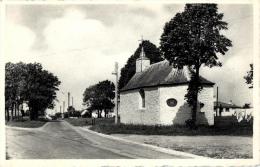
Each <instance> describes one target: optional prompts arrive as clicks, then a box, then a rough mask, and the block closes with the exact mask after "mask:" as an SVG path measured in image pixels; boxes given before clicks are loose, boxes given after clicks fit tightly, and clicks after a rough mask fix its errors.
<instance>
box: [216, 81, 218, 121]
mask: <svg viewBox="0 0 260 167" xmlns="http://www.w3.org/2000/svg"><path fill="white" fill-rule="evenodd" d="M216 116H218V86H217V100H216Z"/></svg>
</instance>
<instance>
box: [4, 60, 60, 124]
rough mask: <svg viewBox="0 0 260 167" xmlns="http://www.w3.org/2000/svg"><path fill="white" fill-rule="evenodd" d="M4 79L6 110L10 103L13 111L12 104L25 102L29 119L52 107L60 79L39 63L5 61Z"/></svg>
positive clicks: (17, 104)
mask: <svg viewBox="0 0 260 167" xmlns="http://www.w3.org/2000/svg"><path fill="white" fill-rule="evenodd" d="M5 81H6V84H5V89H6V93H5V94H6V99H5V100H6V104H7V110H8V109H9V108H10V105H11V108H12V111H13V107H12V106H13V104H16V105H15V106H16V107H17V106H19V105H20V104H22V103H24V102H26V103H27V104H28V106H29V110H30V112H29V113H30V119H31V120H35V119H37V118H38V115H39V113H41V114H42V113H44V111H45V110H46V109H47V108H53V107H54V99H55V98H56V91H57V90H58V86H59V84H60V81H59V80H58V78H57V77H56V76H54V75H53V74H52V73H50V72H48V71H46V70H43V68H42V66H41V64H39V63H29V64H24V63H17V64H13V63H7V64H6V78H5ZM10 103H11V104H10ZM15 111H16V110H15Z"/></svg>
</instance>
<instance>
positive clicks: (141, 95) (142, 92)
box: [139, 89, 145, 108]
mask: <svg viewBox="0 0 260 167" xmlns="http://www.w3.org/2000/svg"><path fill="white" fill-rule="evenodd" d="M139 94H140V97H141V107H142V108H145V93H144V89H140V90H139Z"/></svg>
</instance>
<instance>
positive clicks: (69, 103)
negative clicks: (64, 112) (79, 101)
mask: <svg viewBox="0 0 260 167" xmlns="http://www.w3.org/2000/svg"><path fill="white" fill-rule="evenodd" d="M69 106H70V92H68V108H69Z"/></svg>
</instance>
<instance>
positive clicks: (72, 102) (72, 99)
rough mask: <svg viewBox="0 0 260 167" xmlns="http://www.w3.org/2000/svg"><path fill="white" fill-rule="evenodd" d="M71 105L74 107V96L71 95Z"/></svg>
mask: <svg viewBox="0 0 260 167" xmlns="http://www.w3.org/2000/svg"><path fill="white" fill-rule="evenodd" d="M71 105H72V107H73V96H71Z"/></svg>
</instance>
